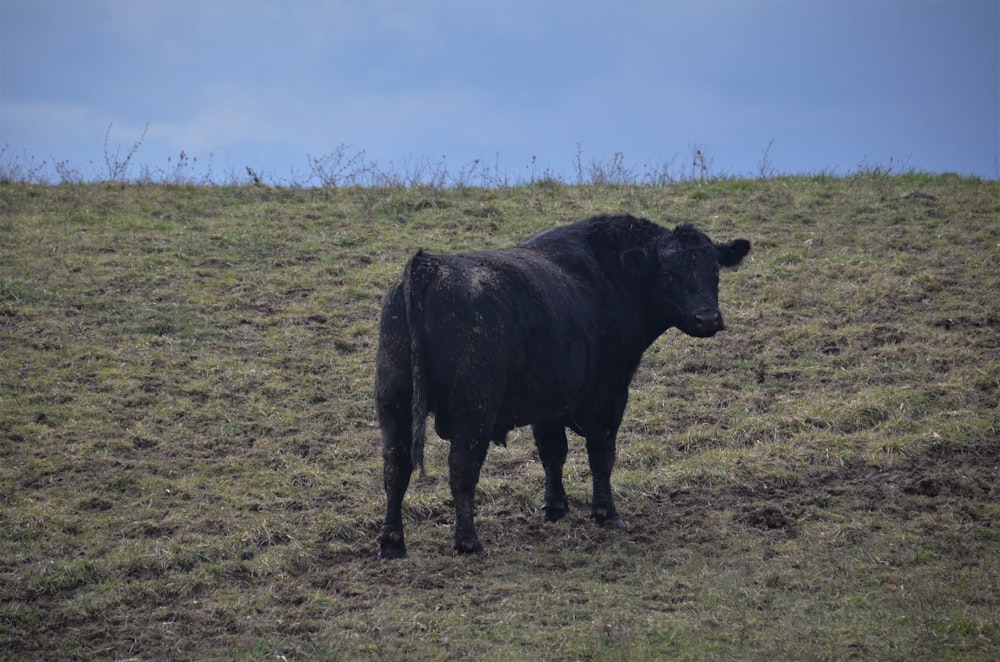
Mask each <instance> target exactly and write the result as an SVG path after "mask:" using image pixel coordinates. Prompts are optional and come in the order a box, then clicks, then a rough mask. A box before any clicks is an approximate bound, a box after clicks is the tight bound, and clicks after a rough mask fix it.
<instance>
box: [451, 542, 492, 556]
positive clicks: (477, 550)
mask: <svg viewBox="0 0 1000 662" xmlns="http://www.w3.org/2000/svg"><path fill="white" fill-rule="evenodd" d="M455 551H456V552H458V553H459V554H461V555H463V556H478V557H479V558H483V557H484V556H486V552H485V550H483V545H482V543H480V542H479V541H478V540H476V539H475V538H463V539H461V540H456V541H455Z"/></svg>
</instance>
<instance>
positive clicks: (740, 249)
mask: <svg viewBox="0 0 1000 662" xmlns="http://www.w3.org/2000/svg"><path fill="white" fill-rule="evenodd" d="M715 248H716V249H717V250H718V251H719V264H720V265H722V266H723V267H735V266H736V265H738V264H739V263H740V262H742V261H743V258H745V257H746V256H747V253H749V252H750V242H749V241H747V240H746V239H734V240H733V241H727V242H726V243H724V244H716V245H715Z"/></svg>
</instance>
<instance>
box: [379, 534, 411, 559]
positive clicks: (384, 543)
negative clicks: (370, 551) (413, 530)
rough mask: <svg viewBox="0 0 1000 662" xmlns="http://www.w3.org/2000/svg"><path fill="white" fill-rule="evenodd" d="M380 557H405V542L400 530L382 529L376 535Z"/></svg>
mask: <svg viewBox="0 0 1000 662" xmlns="http://www.w3.org/2000/svg"><path fill="white" fill-rule="evenodd" d="M378 543H379V550H378V557H379V558H380V559H405V558H406V543H405V542H404V541H403V532H402V531H383V532H382V533H381V534H380V535H379V537H378Z"/></svg>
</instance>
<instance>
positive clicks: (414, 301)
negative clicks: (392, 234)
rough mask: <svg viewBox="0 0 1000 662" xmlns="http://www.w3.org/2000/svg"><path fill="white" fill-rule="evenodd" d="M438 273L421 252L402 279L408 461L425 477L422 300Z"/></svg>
mask: <svg viewBox="0 0 1000 662" xmlns="http://www.w3.org/2000/svg"><path fill="white" fill-rule="evenodd" d="M436 273H437V261H436V260H435V259H434V258H432V257H431V256H429V255H427V254H426V253H424V252H423V251H417V254H416V255H414V256H413V258H412V259H411V260H410V262H409V264H407V265H406V273H405V275H404V278H403V299H404V301H405V302H406V325H407V326H408V327H409V329H410V374H411V376H412V379H413V395H412V397H411V400H410V414H411V417H412V421H413V422H412V425H413V428H412V431H411V435H410V436H411V441H412V446H411V447H410V458H411V460H412V461H413V466H414V468H417V469H420V475H421V476H423V475H424V441H425V439H426V436H427V375H426V368H427V357H426V355H425V346H424V315H425V311H424V298H425V293H426V291H427V287H428V285H429V284H430V283H431V281H432V279H433V277H434V275H435V274H436Z"/></svg>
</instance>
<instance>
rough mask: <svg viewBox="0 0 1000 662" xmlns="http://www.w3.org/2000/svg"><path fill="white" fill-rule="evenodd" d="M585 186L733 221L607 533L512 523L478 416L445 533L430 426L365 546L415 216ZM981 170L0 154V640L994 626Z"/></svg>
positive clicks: (517, 484) (576, 463)
mask: <svg viewBox="0 0 1000 662" xmlns="http://www.w3.org/2000/svg"><path fill="white" fill-rule="evenodd" d="M597 212H629V213H633V214H636V215H642V216H646V217H649V218H652V219H654V220H657V221H659V222H662V223H666V224H674V223H676V222H679V221H682V220H691V221H693V222H695V223H696V224H697V225H699V226H700V227H701V228H702V229H704V230H706V231H707V232H708V233H709V234H710V235H711V236H713V238H716V239H731V238H734V237H736V236H743V237H747V238H749V239H750V240H751V241H752V242H753V243H754V249H753V252H752V253H751V256H750V257H749V258H748V261H747V262H745V263H744V265H743V266H742V267H741V268H740V269H739V270H737V271H734V272H730V273H727V274H724V276H723V282H722V285H721V300H722V310H723V313H724V314H725V315H726V320H727V324H728V326H729V330H728V331H727V332H726V333H723V334H720V335H719V336H717V337H715V338H713V339H710V340H694V339H690V338H687V337H684V336H682V335H681V334H679V333H678V332H676V331H670V332H668V333H667V334H666V335H665V336H664V337H663V338H661V339H660V341H658V342H657V343H656V344H655V345H654V346H653V347H652V348H651V349H650V351H649V352H648V353H647V356H646V358H645V360H644V363H643V365H642V367H641V368H640V371H639V373H638V375H637V379H636V382H635V384H634V388H633V394H632V399H631V401H630V404H629V409H628V411H627V413H626V418H625V423H624V425H623V427H622V431H621V438H620V455H619V464H618V468H617V470H616V473H615V476H614V479H613V480H614V486H615V489H616V500H617V503H618V507H619V510H620V511H621V513H622V514H623V516H624V517H625V518H626V520H628V522H629V524H630V529H629V530H628V531H627V532H620V531H615V530H605V529H601V528H598V527H597V526H596V525H595V524H594V523H593V522H591V521H590V520H589V517H588V515H589V507H588V506H587V500H588V499H589V494H590V483H589V472H588V469H587V461H586V453H585V452H584V449H583V444H582V442H581V440H579V439H571V450H570V458H569V462H568V464H567V467H566V487H567V490H568V492H569V496H570V501H571V505H572V507H573V511H572V513H571V515H570V516H569V517H567V518H566V519H565V520H564V521H562V522H559V523H558V524H545V523H543V522H542V515H541V511H540V507H541V503H542V496H543V494H542V491H543V486H544V477H543V473H542V469H541V466H540V464H539V462H538V460H537V458H536V456H535V452H534V447H533V444H532V443H531V440H530V436H529V435H528V434H526V433H524V432H517V431H515V433H514V434H513V435H512V436H511V439H510V444H509V446H508V447H507V448H499V447H497V448H493V449H491V451H490V456H489V458H488V460H487V465H486V467H485V469H484V471H483V479H482V481H481V484H480V498H479V515H478V522H479V533H480V536H481V538H482V540H483V543H484V545H485V546H486V547H487V548H488V550H489V552H490V556H489V557H488V558H486V559H484V560H478V559H469V558H462V557H455V556H453V554H452V552H451V542H452V539H451V532H450V525H451V521H452V510H451V507H450V503H449V501H450V497H449V494H448V489H447V475H446V472H447V464H446V461H445V457H446V454H447V446H446V443H445V442H441V441H439V440H437V439H436V438H434V437H433V435H431V437H430V438H429V440H428V449H427V451H428V456H427V464H428V476H427V477H426V478H425V479H422V480H419V481H416V482H415V484H414V485H413V486H411V490H410V493H409V495H408V500H407V511H406V517H407V522H406V524H407V536H408V546H409V551H410V558H409V559H407V560H405V561H399V562H388V563H387V562H379V561H378V560H377V559H376V558H375V553H376V543H375V536H376V534H377V531H378V527H379V524H380V519H381V516H382V507H383V498H384V497H383V494H382V490H381V458H380V455H379V444H380V441H379V434H378V429H377V427H376V426H375V424H374V415H373V413H372V402H371V391H372V380H373V361H374V352H375V348H376V344H377V319H378V312H379V307H380V299H381V296H382V293H383V292H384V291H385V289H386V287H387V286H388V285H389V284H390V283H391V282H392V280H393V279H395V278H396V277H397V276H398V274H399V273H400V271H401V270H402V267H403V264H404V263H405V261H406V259H407V258H408V257H409V255H410V254H412V252H414V251H415V249H416V248H418V247H425V248H430V249H433V250H436V251H469V250H475V249H479V248H482V247H499V246H505V245H509V244H512V243H514V242H516V241H518V240H520V239H523V238H525V237H527V236H529V235H531V234H533V233H535V232H537V231H539V230H542V229H544V228H547V227H551V226H553V225H556V224H561V223H565V222H568V221H572V220H577V219H580V218H583V217H586V216H589V215H591V214H593V213H597ZM998 219H1000V186H998V184H997V183H996V182H984V181H979V180H970V179H963V178H959V177H954V176H940V177H937V176H925V175H914V174H910V175H901V176H885V175H884V173H880V172H879V171H877V170H871V171H868V172H865V173H862V174H859V175H857V176H853V177H845V178H832V177H825V176H818V177H813V178H808V177H807V178H777V179H770V180H767V181H745V180H728V181H714V182H708V183H704V184H698V183H686V184H680V185H675V186H667V187H648V186H646V187H644V186H586V187H576V186H566V185H562V184H559V183H557V182H552V181H543V182H541V183H538V184H535V185H530V186H527V185H526V186H521V187H516V188H508V189H501V190H481V189H469V188H456V189H450V190H442V189H437V188H422V189H399V188H395V189H375V188H364V189H336V190H332V189H320V190H295V189H276V188H268V187H260V186H240V187H197V186H170V185H123V184H118V183H114V184H85V185H83V184H81V185H59V186H36V185H21V184H10V183H8V184H2V185H0V256H2V257H0V657H2V658H6V659H56V658H65V659H101V660H107V659H153V658H159V659H165V658H173V659H183V658H198V659H212V658H216V659H230V658H233V657H235V658H240V659H356V658H392V659H440V658H444V657H446V656H447V657H449V658H460V657H474V658H476V659H483V660H507V659H518V658H520V659H530V658H536V659H607V660H631V659H636V660H639V659H641V660H646V659H657V658H666V657H670V658H676V659H706V658H717V659H734V658H741V659H780V658H820V659H842V658H850V657H858V658H862V659H872V658H882V659H901V660H902V659H907V660H909V659H957V658H963V659H982V660H987V659H995V658H996V656H997V654H998V651H1000V618H998V616H997V615H998V614H1000V597H998V596H1000V485H998V466H1000V453H998V441H997V440H998V432H997V426H998V397H1000V395H998V394H1000V309H998V305H997V293H998V292H1000V222H998Z"/></svg>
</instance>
